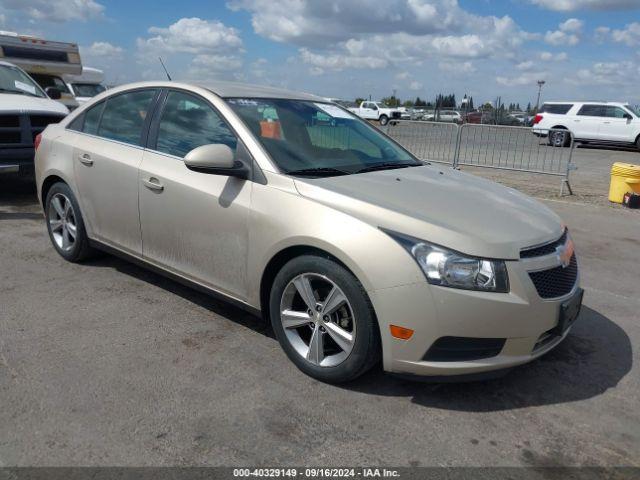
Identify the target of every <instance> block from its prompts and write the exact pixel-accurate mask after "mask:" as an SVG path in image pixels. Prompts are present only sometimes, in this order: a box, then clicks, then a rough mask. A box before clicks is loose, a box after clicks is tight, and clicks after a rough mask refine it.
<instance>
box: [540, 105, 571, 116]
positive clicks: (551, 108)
mask: <svg viewBox="0 0 640 480" xmlns="http://www.w3.org/2000/svg"><path fill="white" fill-rule="evenodd" d="M571 107H573V103H545V104H544V105H542V108H541V109H540V113H555V114H558V115H566V114H567V112H568V111H569V110H571Z"/></svg>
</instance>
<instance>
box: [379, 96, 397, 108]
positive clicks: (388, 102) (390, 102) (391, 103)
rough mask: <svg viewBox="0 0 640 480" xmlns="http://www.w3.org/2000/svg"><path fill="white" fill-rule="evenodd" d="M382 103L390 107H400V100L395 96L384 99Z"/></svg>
mask: <svg viewBox="0 0 640 480" xmlns="http://www.w3.org/2000/svg"><path fill="white" fill-rule="evenodd" d="M382 103H384V104H386V105H389V106H390V107H397V106H399V105H400V99H399V98H397V97H396V96H395V95H391V96H390V97H384V98H383V99H382Z"/></svg>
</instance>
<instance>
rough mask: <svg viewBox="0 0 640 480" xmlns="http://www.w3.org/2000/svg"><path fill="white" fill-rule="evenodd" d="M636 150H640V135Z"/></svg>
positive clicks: (637, 139)
mask: <svg viewBox="0 0 640 480" xmlns="http://www.w3.org/2000/svg"><path fill="white" fill-rule="evenodd" d="M636 148H637V149H638V150H640V135H638V138H636Z"/></svg>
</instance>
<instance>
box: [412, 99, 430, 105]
mask: <svg viewBox="0 0 640 480" xmlns="http://www.w3.org/2000/svg"><path fill="white" fill-rule="evenodd" d="M413 106H414V107H426V106H427V102H425V101H424V100H422V99H421V98H420V97H416V101H415V102H413Z"/></svg>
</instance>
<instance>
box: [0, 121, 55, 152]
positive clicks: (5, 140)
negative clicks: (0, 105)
mask: <svg viewBox="0 0 640 480" xmlns="http://www.w3.org/2000/svg"><path fill="white" fill-rule="evenodd" d="M63 118H64V116H63V115H50V114H40V115H27V114H23V115H17V114H14V115H0V144H2V145H11V146H16V147H20V148H26V147H33V144H34V141H35V138H36V135H38V134H39V133H41V132H42V131H43V130H44V129H45V128H46V127H47V125H49V124H51V123H58V122H59V121H60V120H62V119H63Z"/></svg>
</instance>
